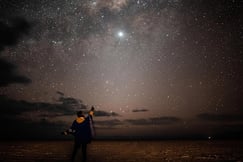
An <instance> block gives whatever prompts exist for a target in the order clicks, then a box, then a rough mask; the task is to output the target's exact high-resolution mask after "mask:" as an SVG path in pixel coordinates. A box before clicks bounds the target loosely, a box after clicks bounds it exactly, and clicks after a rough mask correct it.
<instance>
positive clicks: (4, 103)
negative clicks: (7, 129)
mask: <svg viewBox="0 0 243 162" xmlns="http://www.w3.org/2000/svg"><path fill="white" fill-rule="evenodd" d="M0 107H1V109H0V117H2V116H8V117H12V116H17V115H20V114H23V113H26V112H28V113H31V112H37V113H39V114H40V115H41V114H42V112H49V113H50V114H51V116H54V115H55V116H63V115H73V114H75V111H74V109H73V108H72V105H63V104H56V103H45V102H27V101H23V100H20V101H19V100H14V99H10V98H8V97H6V96H0Z"/></svg>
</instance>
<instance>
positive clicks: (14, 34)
mask: <svg viewBox="0 0 243 162" xmlns="http://www.w3.org/2000/svg"><path fill="white" fill-rule="evenodd" d="M30 27H31V25H30V23H29V22H27V21H26V20H25V19H23V18H15V19H10V20H5V21H3V20H1V19H0V36H1V37H0V52H1V51H2V50H3V49H4V48H5V47H7V46H14V45H16V44H17V43H18V41H19V40H20V38H21V37H22V36H23V35H26V34H28V32H29V30H30ZM16 70H17V66H16V65H14V64H12V63H10V62H9V61H7V60H4V59H2V58H0V78H1V80H0V87H4V86H8V85H9V84H13V83H21V84H28V83H31V80H30V79H29V78H27V77H26V76H22V75H19V74H17V72H16Z"/></svg>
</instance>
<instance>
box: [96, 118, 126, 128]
mask: <svg viewBox="0 0 243 162" xmlns="http://www.w3.org/2000/svg"><path fill="white" fill-rule="evenodd" d="M122 124H123V122H122V121H120V120H118V119H112V120H104V121H95V126H96V127H100V126H101V127H102V128H103V127H115V126H117V125H122Z"/></svg>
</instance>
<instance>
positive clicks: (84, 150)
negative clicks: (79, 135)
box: [82, 143, 87, 162]
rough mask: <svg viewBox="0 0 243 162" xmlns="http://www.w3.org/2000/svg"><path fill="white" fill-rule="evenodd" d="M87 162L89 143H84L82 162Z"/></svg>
mask: <svg viewBox="0 0 243 162" xmlns="http://www.w3.org/2000/svg"><path fill="white" fill-rule="evenodd" d="M86 160H87V143H82V162H86Z"/></svg>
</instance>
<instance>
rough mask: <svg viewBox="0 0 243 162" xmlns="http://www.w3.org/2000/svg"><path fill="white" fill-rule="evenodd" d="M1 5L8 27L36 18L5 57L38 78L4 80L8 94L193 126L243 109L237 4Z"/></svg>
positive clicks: (103, 0) (131, 119)
mask: <svg viewBox="0 0 243 162" xmlns="http://www.w3.org/2000/svg"><path fill="white" fill-rule="evenodd" d="M0 6H1V7H0V10H1V12H0V13H1V17H0V20H1V22H3V24H8V25H10V26H11V25H13V24H14V22H15V20H14V18H16V17H18V18H23V19H25V20H26V21H27V22H28V23H29V24H30V30H29V31H28V33H27V34H23V36H22V37H21V38H19V39H18V42H16V44H14V45H10V46H8V45H6V46H4V48H3V50H1V55H0V56H1V58H2V59H5V60H8V61H9V62H11V63H12V64H14V65H16V70H17V72H18V74H19V75H23V76H25V77H27V78H29V79H30V80H31V83H28V84H21V83H20V84H9V85H7V86H2V87H0V88H1V89H0V90H1V91H0V92H1V95H4V96H8V97H10V98H13V99H16V100H20V99H21V100H26V101H29V102H50V103H52V102H54V98H55V97H57V94H56V92H57V91H59V92H62V93H63V94H65V95H66V96H72V97H75V98H79V99H82V100H83V102H84V103H85V104H87V105H94V106H96V107H97V108H98V110H104V111H107V112H116V113H118V114H119V115H120V116H119V117H117V118H118V119H117V118H115V119H114V120H113V119H112V121H113V124H114V125H115V126H117V125H118V126H119V125H120V123H119V122H121V123H122V122H123V121H125V122H127V123H128V126H130V125H138V126H141V125H145V126H147V125H149V124H151V125H155V126H156V125H157V126H158V125H162V126H161V127H163V126H164V123H163V122H161V120H163V121H164V120H165V121H177V120H174V118H175V119H177V118H178V123H180V124H181V125H182V126H183V128H185V129H187V128H188V127H190V126H192V125H194V126H195V125H196V126H198V125H197V124H198V123H199V125H200V124H201V122H200V121H201V120H210V117H214V115H215V116H217V115H219V116H220V115H225V114H229V115H231V116H234V115H236V114H243V111H242V110H243V109H242V106H243V102H242V99H241V96H243V87H242V83H243V77H242V76H243V72H242V67H243V66H242V65H243V51H242V47H243V44H242V42H243V40H242V39H243V25H242V24H243V23H242V16H243V15H242V12H241V10H242V2H240V1H237V0H232V1H222V2H221V1H212V2H211V1H210V2H209V1H197V2H194V1H181V0H154V1H152V0H136V1H135V0H134V1H133V0H113V1H111V0H83V1H80V0H66V1H65V0H54V1H47V0H41V1H38V2H35V3H34V2H30V1H21V2H18V1H15V0H11V1H10V0H8V1H7V0H2V1H1V2H0ZM165 117H168V118H165ZM224 117H225V118H227V117H228V116H223V118H224ZM201 118H202V119H201ZM208 118H209V119H208ZM216 118H217V117H216ZM219 118H220V117H219ZM225 118H224V119H225ZM144 121H145V122H144ZM148 121H151V123H150V122H148ZM226 121H227V119H226ZM117 122H118V123H117ZM191 122H192V123H193V124H192V123H191ZM219 122H220V121H219ZM217 123H218V122H217ZM240 123H241V124H242V121H240ZM227 124H229V123H227ZM220 126H222V125H220ZM220 126H219V127H220ZM121 127H122V126H121ZM171 127H172V128H173V126H171ZM205 127H207V128H209V127H210V129H211V128H212V127H211V124H209V126H205ZM220 128H221V127H220ZM184 131H185V132H186V130H184ZM113 133H114V132H113ZM145 134H146V133H145Z"/></svg>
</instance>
